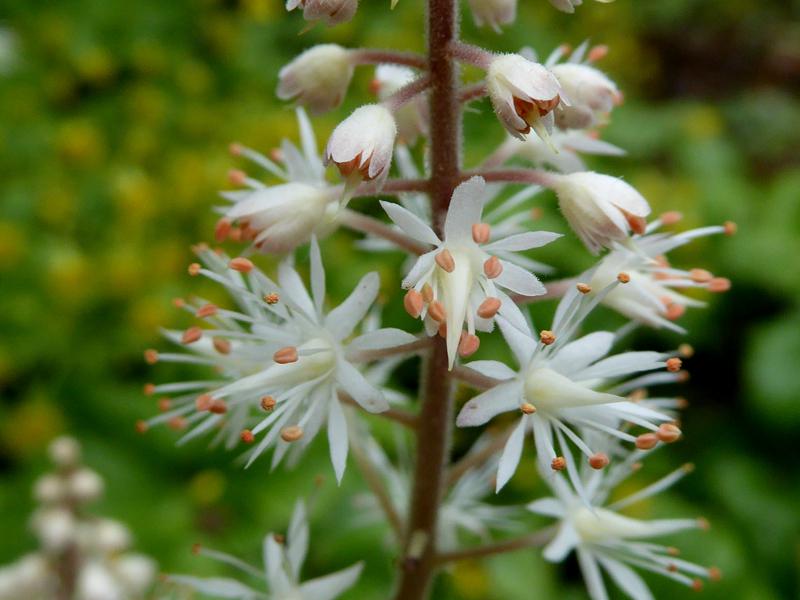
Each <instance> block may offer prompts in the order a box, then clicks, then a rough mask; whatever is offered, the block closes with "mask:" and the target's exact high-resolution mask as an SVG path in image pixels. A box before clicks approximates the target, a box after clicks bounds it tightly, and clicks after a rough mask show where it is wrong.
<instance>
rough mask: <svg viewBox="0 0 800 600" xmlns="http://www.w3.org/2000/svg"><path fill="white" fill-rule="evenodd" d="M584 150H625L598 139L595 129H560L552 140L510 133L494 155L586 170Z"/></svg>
mask: <svg viewBox="0 0 800 600" xmlns="http://www.w3.org/2000/svg"><path fill="white" fill-rule="evenodd" d="M581 154H594V155H597V156H622V155H624V154H625V150H623V149H622V148H619V147H617V146H615V145H613V144H610V143H608V142H605V141H603V140H600V139H598V138H597V136H596V135H595V133H594V132H592V131H581V130H570V131H561V130H558V129H556V130H554V131H553V133H552V134H551V135H550V139H549V140H548V142H545V141H544V140H543V139H541V138H540V137H537V136H528V137H527V138H525V139H524V140H518V139H516V138H513V137H508V138H507V140H506V141H505V142H503V144H502V145H501V146H500V148H498V150H496V151H495V152H494V153H493V155H492V156H493V157H494V158H495V159H496V160H498V161H499V162H500V163H502V162H505V161H506V160H508V159H509V158H511V157H514V156H517V157H519V158H521V159H523V160H525V161H528V162H529V163H531V164H532V165H533V166H536V167H539V168H544V167H549V168H551V169H555V170H556V171H559V172H561V173H575V172H578V171H585V170H586V163H585V162H584V161H583V158H582V157H581Z"/></svg>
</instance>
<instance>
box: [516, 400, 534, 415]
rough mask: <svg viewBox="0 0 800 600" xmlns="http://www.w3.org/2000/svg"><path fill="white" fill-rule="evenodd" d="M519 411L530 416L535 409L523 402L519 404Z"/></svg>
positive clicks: (528, 403)
mask: <svg viewBox="0 0 800 600" xmlns="http://www.w3.org/2000/svg"><path fill="white" fill-rule="evenodd" d="M519 409H520V410H521V411H522V412H523V413H524V414H526V415H532V414H533V413H535V412H536V407H535V406H534V405H533V404H531V403H530V402H523V403H522V404H520V406H519Z"/></svg>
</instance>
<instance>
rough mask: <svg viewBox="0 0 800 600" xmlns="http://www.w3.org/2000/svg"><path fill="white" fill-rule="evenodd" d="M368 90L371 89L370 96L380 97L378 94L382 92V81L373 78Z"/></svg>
mask: <svg viewBox="0 0 800 600" xmlns="http://www.w3.org/2000/svg"><path fill="white" fill-rule="evenodd" d="M368 89H369V93H370V94H372V95H373V96H377V95H378V92H380V91H381V80H380V79H378V78H377V77H375V78H373V79H372V80H371V81H370V82H369V87H368Z"/></svg>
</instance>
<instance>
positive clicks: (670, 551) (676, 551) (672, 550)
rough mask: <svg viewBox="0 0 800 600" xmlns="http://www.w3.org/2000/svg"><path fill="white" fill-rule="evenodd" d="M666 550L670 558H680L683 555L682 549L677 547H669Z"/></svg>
mask: <svg viewBox="0 0 800 600" xmlns="http://www.w3.org/2000/svg"><path fill="white" fill-rule="evenodd" d="M666 550H667V554H669V555H670V556H680V554H681V551H680V549H679V548H676V547H675V546H668V547H667V549H666Z"/></svg>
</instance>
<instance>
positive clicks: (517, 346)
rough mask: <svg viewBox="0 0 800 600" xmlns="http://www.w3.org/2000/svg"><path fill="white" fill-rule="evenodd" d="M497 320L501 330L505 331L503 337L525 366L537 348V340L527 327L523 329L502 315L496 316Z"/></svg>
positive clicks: (520, 363)
mask: <svg viewBox="0 0 800 600" xmlns="http://www.w3.org/2000/svg"><path fill="white" fill-rule="evenodd" d="M495 321H497V324H498V325H499V326H500V331H502V332H503V337H504V338H505V339H506V343H507V344H508V345H509V347H510V348H511V351H512V352H513V353H514V357H515V358H516V359H517V363H518V364H519V365H520V366H521V367H525V366H526V365H527V364H528V362H529V361H530V360H531V356H533V352H534V350H536V343H537V342H536V340H534V339H533V337H531V335H530V332H529V331H528V330H527V329H526V330H524V331H521V330H519V329H517V328H516V327H514V326H513V325H512V324H511V323H509V322H508V321H507V320H506V319H504V318H503V317H501V316H496V317H495Z"/></svg>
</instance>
